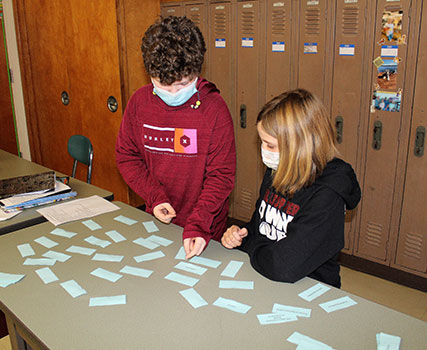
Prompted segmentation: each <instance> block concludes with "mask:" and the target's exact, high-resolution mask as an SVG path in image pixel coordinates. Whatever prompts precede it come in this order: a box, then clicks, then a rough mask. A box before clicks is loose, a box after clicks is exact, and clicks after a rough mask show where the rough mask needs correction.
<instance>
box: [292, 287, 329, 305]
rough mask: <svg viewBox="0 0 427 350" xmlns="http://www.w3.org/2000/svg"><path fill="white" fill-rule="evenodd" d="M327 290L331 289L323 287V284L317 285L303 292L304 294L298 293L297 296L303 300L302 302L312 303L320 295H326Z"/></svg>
mask: <svg viewBox="0 0 427 350" xmlns="http://www.w3.org/2000/svg"><path fill="white" fill-rule="evenodd" d="M329 289H331V288H330V287H328V286H325V285H324V284H321V283H317V284H315V285H314V286H313V287H311V288H308V289H307V290H305V291H304V292H301V293H299V294H298V296H299V297H300V298H303V299H304V300H307V301H312V300H314V299H316V298H317V297H320V296H321V295H322V294H324V293H326V292H327V291H328V290H329Z"/></svg>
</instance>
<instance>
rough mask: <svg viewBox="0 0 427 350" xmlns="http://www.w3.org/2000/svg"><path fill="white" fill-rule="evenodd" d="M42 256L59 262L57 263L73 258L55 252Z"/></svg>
mask: <svg viewBox="0 0 427 350" xmlns="http://www.w3.org/2000/svg"><path fill="white" fill-rule="evenodd" d="M42 256H44V257H45V258H49V259H53V260H57V261H60V262H66V261H67V260H68V259H70V258H71V255H67V254H64V253H59V252H55V251H53V250H49V251H47V252H46V253H44V254H43V255H42Z"/></svg>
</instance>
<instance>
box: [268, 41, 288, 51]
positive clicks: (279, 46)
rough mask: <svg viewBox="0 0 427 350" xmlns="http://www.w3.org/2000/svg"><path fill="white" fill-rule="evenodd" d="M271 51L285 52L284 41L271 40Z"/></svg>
mask: <svg viewBox="0 0 427 350" xmlns="http://www.w3.org/2000/svg"><path fill="white" fill-rule="evenodd" d="M271 51H273V52H285V42H284V41H273V43H272V44H271Z"/></svg>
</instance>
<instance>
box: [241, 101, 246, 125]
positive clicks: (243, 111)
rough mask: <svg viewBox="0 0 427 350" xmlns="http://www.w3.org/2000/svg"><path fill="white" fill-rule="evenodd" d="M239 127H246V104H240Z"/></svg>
mask: <svg viewBox="0 0 427 350" xmlns="http://www.w3.org/2000/svg"><path fill="white" fill-rule="evenodd" d="M240 127H241V128H242V129H246V105H240Z"/></svg>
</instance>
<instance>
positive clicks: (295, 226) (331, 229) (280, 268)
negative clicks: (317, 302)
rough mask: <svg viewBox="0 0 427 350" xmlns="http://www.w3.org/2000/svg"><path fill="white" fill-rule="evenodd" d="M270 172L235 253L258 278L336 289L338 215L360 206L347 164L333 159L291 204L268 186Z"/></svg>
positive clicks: (341, 226) (339, 241)
mask: <svg viewBox="0 0 427 350" xmlns="http://www.w3.org/2000/svg"><path fill="white" fill-rule="evenodd" d="M271 184H272V174H271V169H270V168H268V169H267V171H266V172H265V175H264V179H263V182H262V185H261V189H260V196H259V198H258V200H257V203H256V208H255V212H254V213H253V215H252V219H251V221H250V222H249V223H247V224H246V225H245V227H246V228H247V229H248V236H247V237H246V238H244V239H243V242H242V245H241V246H240V247H239V249H241V250H243V251H245V252H247V253H248V255H249V256H250V260H251V264H252V266H253V267H254V269H255V270H257V271H258V272H259V273H260V274H262V275H263V276H265V277H267V278H269V279H271V280H274V281H281V282H296V281H298V280H299V279H301V278H303V277H305V276H309V277H311V278H314V279H316V280H318V281H321V282H324V283H327V284H330V285H332V286H334V287H337V288H339V287H340V286H341V281H340V275H339V270H340V267H339V265H338V262H337V258H338V253H339V252H340V250H341V249H342V248H343V247H344V216H345V210H346V209H354V208H355V207H356V206H357V204H358V203H359V201H360V187H359V184H358V182H357V179H356V175H355V173H354V171H353V169H352V167H351V165H349V164H347V163H346V162H344V161H342V160H341V159H338V158H335V159H333V160H332V161H330V162H329V163H328V164H327V165H326V167H325V169H324V170H323V172H322V174H321V175H320V176H318V178H317V179H316V180H315V182H314V184H313V185H311V186H309V187H305V188H303V189H302V190H300V191H298V192H296V193H295V194H294V196H293V198H292V199H290V200H289V199H288V197H286V196H283V195H282V194H280V193H278V192H276V191H275V190H274V188H273V187H272V185H271Z"/></svg>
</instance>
